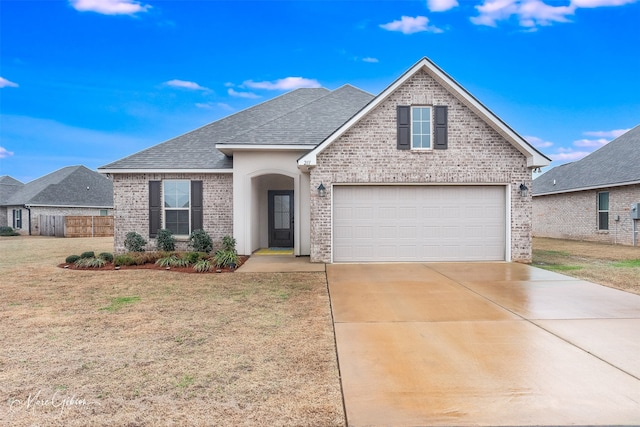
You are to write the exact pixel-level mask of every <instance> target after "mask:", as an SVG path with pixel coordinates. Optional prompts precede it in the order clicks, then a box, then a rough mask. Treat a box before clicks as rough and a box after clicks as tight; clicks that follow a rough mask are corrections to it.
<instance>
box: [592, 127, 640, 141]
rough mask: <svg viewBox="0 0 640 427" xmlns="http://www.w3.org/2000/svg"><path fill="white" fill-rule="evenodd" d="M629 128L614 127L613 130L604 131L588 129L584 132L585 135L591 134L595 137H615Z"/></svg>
mask: <svg viewBox="0 0 640 427" xmlns="http://www.w3.org/2000/svg"><path fill="white" fill-rule="evenodd" d="M630 130H631V129H614V130H606V131H588V132H584V134H585V135H587V136H593V137H596V138H612V139H615V138H617V137H619V136H620V135H623V134H625V133H627V132H629V131H630Z"/></svg>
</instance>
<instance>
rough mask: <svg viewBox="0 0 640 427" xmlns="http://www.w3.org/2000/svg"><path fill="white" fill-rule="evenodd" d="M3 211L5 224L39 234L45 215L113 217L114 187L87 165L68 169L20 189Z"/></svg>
mask: <svg viewBox="0 0 640 427" xmlns="http://www.w3.org/2000/svg"><path fill="white" fill-rule="evenodd" d="M14 181H15V180H14ZM15 182H18V181H15ZM0 211H4V212H6V213H5V222H4V223H3V224H6V225H9V226H11V227H13V228H15V229H17V230H18V231H19V232H20V233H21V234H29V235H39V234H40V228H41V224H40V223H41V219H42V217H43V216H54V215H62V216H66V215H87V216H88V215H93V216H100V215H112V214H113V184H112V182H111V181H110V180H109V179H107V178H105V177H104V176H103V175H100V174H99V173H97V172H95V171H92V170H89V169H87V168H86V167H84V166H68V167H65V168H62V169H60V170H57V171H55V172H52V173H50V174H48V175H45V176H43V177H41V178H38V179H36V180H33V181H31V182H29V183H27V184H23V185H21V186H19V188H18V189H17V190H16V191H14V192H13V193H12V194H11V195H10V196H9V197H8V198H7V199H6V200H4V201H2V204H0Z"/></svg>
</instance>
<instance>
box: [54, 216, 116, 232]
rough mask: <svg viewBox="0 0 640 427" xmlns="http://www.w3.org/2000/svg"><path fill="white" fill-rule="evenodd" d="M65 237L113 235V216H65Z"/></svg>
mask: <svg viewBox="0 0 640 427" xmlns="http://www.w3.org/2000/svg"><path fill="white" fill-rule="evenodd" d="M64 227H65V233H64V236H65V237H111V236H113V217H112V216H65V217H64Z"/></svg>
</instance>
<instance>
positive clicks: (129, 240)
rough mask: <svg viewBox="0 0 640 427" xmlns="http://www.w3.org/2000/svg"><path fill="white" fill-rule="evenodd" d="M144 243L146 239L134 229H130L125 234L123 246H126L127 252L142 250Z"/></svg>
mask: <svg viewBox="0 0 640 427" xmlns="http://www.w3.org/2000/svg"><path fill="white" fill-rule="evenodd" d="M146 244H147V241H146V240H144V239H143V238H142V236H141V235H139V234H138V233H136V232H135V231H130V232H128V233H127V234H126V235H125V239H124V247H125V248H127V250H128V251H129V252H144V246H145V245H146Z"/></svg>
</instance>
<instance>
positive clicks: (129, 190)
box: [113, 173, 233, 253]
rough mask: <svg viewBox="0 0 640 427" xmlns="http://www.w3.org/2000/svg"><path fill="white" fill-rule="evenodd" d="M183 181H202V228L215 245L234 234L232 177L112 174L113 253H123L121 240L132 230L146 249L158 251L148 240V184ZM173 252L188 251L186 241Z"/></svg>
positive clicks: (227, 175) (181, 242)
mask: <svg viewBox="0 0 640 427" xmlns="http://www.w3.org/2000/svg"><path fill="white" fill-rule="evenodd" d="M165 179H184V180H191V181H194V180H196V181H202V191H203V196H202V199H203V200H202V202H203V228H204V230H205V231H206V232H207V233H209V235H210V236H211V239H212V240H213V243H214V245H217V244H219V242H220V241H221V240H222V238H223V237H224V236H227V235H229V236H230V235H232V234H233V177H232V175H231V174H175V173H174V174H169V173H158V174H153V173H150V174H114V175H113V190H114V200H113V202H114V205H115V212H114V228H115V232H114V251H115V253H123V252H125V247H124V239H125V235H126V234H127V233H128V232H130V231H135V232H136V233H138V234H140V235H141V236H142V237H144V239H145V240H147V241H148V243H147V246H146V249H147V250H154V249H156V248H157V246H156V241H155V239H150V238H149V181H162V180H165ZM176 243H177V244H176V249H178V250H187V242H186V239H182V240H180V241H178V242H176Z"/></svg>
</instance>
